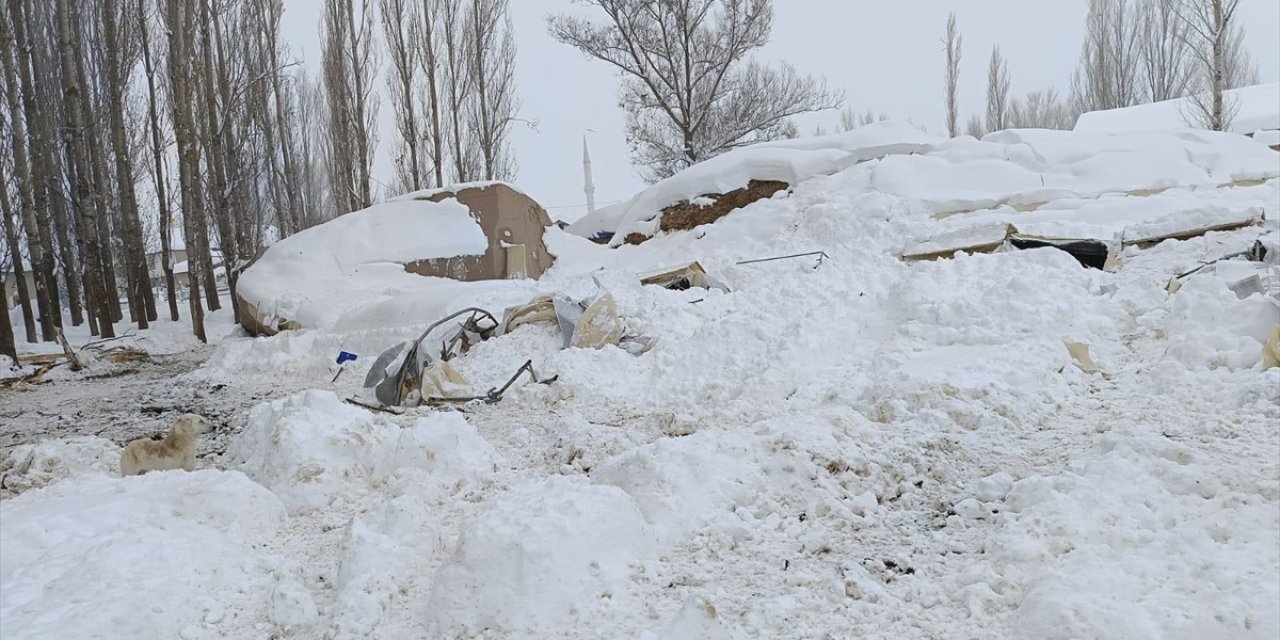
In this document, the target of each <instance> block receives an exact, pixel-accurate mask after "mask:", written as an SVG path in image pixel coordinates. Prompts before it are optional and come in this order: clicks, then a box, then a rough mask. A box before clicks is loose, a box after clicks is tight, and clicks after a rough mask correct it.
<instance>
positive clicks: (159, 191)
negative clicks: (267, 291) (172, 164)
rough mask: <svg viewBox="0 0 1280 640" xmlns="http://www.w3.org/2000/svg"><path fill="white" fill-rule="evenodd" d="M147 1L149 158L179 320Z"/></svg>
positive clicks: (168, 287) (169, 289)
mask: <svg viewBox="0 0 1280 640" xmlns="http://www.w3.org/2000/svg"><path fill="white" fill-rule="evenodd" d="M145 3H146V0H138V32H139V35H140V36H141V38H142V68H143V70H144V71H145V72H146V75H147V119H148V120H149V121H150V123H151V158H152V161H153V163H154V164H155V176H154V178H153V180H154V182H155V190H156V205H157V207H158V208H159V212H160V268H161V270H162V271H163V273H164V289H165V297H166V298H167V300H168V302H169V319H170V320H172V321H173V322H177V321H178V292H177V291H176V290H175V289H174V279H173V255H172V248H171V246H170V245H171V244H172V242H173V237H172V233H173V211H172V210H171V209H170V208H169V193H168V192H169V186H168V178H167V177H166V175H165V168H164V158H165V156H164V147H163V146H162V144H161V142H160V139H161V138H160V111H159V107H158V106H157V104H158V100H156V74H155V67H153V66H152V64H151V42H150V40H149V33H148V32H149V31H150V29H149V25H148V24H147V12H146V4H145Z"/></svg>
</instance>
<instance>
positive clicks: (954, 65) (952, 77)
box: [942, 13, 964, 138]
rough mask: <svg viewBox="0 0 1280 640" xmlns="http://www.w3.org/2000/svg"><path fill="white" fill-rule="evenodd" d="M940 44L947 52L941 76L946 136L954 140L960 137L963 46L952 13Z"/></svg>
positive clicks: (962, 39)
mask: <svg viewBox="0 0 1280 640" xmlns="http://www.w3.org/2000/svg"><path fill="white" fill-rule="evenodd" d="M942 42H943V44H944V46H945V47H946V52H947V70H946V73H945V74H944V76H943V78H944V81H945V83H946V105H947V134H948V135H950V136H951V137H952V138H954V137H956V136H958V135H960V96H959V88H960V58H961V47H962V45H963V44H964V36H961V35H960V29H959V28H958V27H956V14H954V13H952V14H950V15H948V16H947V35H946V36H945V37H944V38H943V40H942Z"/></svg>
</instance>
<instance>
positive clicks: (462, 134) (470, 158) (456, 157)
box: [439, 0, 480, 182]
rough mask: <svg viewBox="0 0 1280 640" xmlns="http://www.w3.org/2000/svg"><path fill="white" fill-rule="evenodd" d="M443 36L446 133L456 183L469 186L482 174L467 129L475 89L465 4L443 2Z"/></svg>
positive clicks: (440, 17)
mask: <svg viewBox="0 0 1280 640" xmlns="http://www.w3.org/2000/svg"><path fill="white" fill-rule="evenodd" d="M439 21H440V26H439V34H440V36H441V38H442V40H441V43H440V44H441V47H442V48H443V51H444V60H443V62H444V77H443V82H444V87H445V91H444V93H445V95H444V101H445V107H444V114H445V116H446V120H445V132H444V135H445V136H446V137H447V138H448V144H449V151H448V153H449V156H450V160H451V164H452V165H453V180H454V181H455V182H469V181H471V180H474V179H475V178H476V176H477V174H478V173H479V171H480V170H479V165H480V163H479V161H478V158H477V157H476V156H477V154H476V153H475V148H476V147H475V145H474V144H472V140H471V132H470V130H469V129H468V128H467V126H466V124H467V123H466V112H467V105H468V104H469V103H470V101H471V95H472V91H473V90H474V87H473V86H472V84H471V74H470V73H468V69H467V51H466V46H467V38H466V24H465V21H466V17H465V16H464V15H463V14H462V3H461V2H456V1H451V0H443V2H442V3H441V4H440V5H439Z"/></svg>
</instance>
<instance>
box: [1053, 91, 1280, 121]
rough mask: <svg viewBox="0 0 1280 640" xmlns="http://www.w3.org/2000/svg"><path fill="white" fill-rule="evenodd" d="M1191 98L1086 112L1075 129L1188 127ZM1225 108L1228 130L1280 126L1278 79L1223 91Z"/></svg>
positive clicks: (1190, 114)
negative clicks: (1232, 112)
mask: <svg viewBox="0 0 1280 640" xmlns="http://www.w3.org/2000/svg"><path fill="white" fill-rule="evenodd" d="M1191 100H1192V99H1191V98H1175V99H1173V100H1164V101H1161V102H1151V103H1148V104H1140V105H1134V106H1132V107H1124V108H1121V109H1108V110H1106V111H1090V112H1088V113H1084V114H1081V115H1080V118H1079V119H1078V120H1076V127H1075V130H1076V131H1085V132H1100V131H1104V132H1105V131H1170V130H1174V129H1184V128H1187V127H1188V126H1190V125H1189V124H1188V122H1189V121H1193V120H1194V118H1195V105H1193V104H1192V102H1191ZM1223 100H1224V102H1225V103H1226V105H1227V107H1228V109H1233V110H1235V117H1233V118H1232V119H1231V123H1230V127H1229V130H1230V131H1231V132H1232V133H1253V132H1255V131H1258V130H1263V131H1269V130H1270V131H1274V130H1276V129H1280V82H1272V83H1269V84H1259V85H1254V86H1252V87H1242V88H1240V89H1232V90H1230V91H1226V92H1224V93H1223Z"/></svg>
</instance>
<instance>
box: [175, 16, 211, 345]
mask: <svg viewBox="0 0 1280 640" xmlns="http://www.w3.org/2000/svg"><path fill="white" fill-rule="evenodd" d="M165 2H166V10H165V29H166V31H167V32H168V34H169V55H168V67H169V86H170V91H169V93H170V97H169V104H170V107H171V110H172V120H173V133H174V140H175V141H176V142H177V146H178V182H179V185H180V193H181V201H182V225H183V237H184V239H185V242H186V246H187V251H188V259H187V288H188V296H187V303H188V307H189V309H190V313H191V329H192V332H193V333H194V334H195V336H196V338H197V339H198V340H200V341H201V342H206V341H207V339H206V337H205V330H204V307H203V306H202V305H201V302H200V288H201V283H200V269H201V267H202V266H203V265H201V264H200V263H199V261H198V260H197V259H196V256H197V254H198V253H199V249H200V245H199V239H200V234H199V232H198V225H200V224H201V222H202V221H203V220H204V215H205V212H204V208H203V207H204V194H203V187H202V181H201V180H200V145H199V139H198V136H197V134H196V125H195V122H194V120H195V117H194V115H193V114H194V106H195V105H194V103H195V91H194V88H193V87H192V83H191V77H192V72H193V70H194V69H193V67H194V65H193V64H192V63H193V62H194V59H195V57H196V56H195V47H194V43H193V39H194V36H195V17H194V15H193V14H194V7H191V6H190V4H189V3H188V2H186V1H185V0H165Z"/></svg>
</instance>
